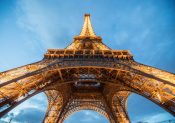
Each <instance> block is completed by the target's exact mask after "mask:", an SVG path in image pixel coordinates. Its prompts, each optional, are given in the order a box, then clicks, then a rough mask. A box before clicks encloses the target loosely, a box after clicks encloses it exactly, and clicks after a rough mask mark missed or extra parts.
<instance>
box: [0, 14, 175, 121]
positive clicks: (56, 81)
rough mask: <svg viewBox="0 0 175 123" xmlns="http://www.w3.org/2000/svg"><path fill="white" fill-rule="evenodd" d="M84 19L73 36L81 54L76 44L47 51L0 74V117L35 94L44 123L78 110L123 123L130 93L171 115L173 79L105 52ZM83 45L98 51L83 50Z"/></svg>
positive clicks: (129, 58) (128, 56)
mask: <svg viewBox="0 0 175 123" xmlns="http://www.w3.org/2000/svg"><path fill="white" fill-rule="evenodd" d="M86 16H89V15H86ZM86 16H85V17H86ZM85 20H88V22H86V24H85V25H84V27H83V32H82V33H81V35H80V36H79V37H76V41H77V40H78V42H79V43H78V44H77V45H78V46H77V47H79V46H80V45H83V47H81V48H82V49H81V48H80V47H79V48H78V49H76V48H73V47H74V45H76V43H75V44H74V43H73V44H71V45H70V46H71V47H68V49H65V50H61V51H59V52H58V50H54V49H52V50H49V51H48V52H47V53H46V54H45V57H44V59H43V60H41V61H39V62H36V63H33V64H29V65H26V66H22V67H19V68H15V69H12V70H9V71H5V72H2V73H0V117H2V116H4V115H5V114H7V113H8V112H9V111H11V110H12V109H13V108H15V107H16V106H18V105H19V104H21V103H22V102H24V101H25V100H27V99H29V98H30V97H32V96H34V95H36V94H38V93H41V92H44V93H45V94H46V95H47V98H48V108H47V111H46V115H45V117H44V120H43V122H44V123H57V122H58V123H62V122H63V121H64V120H65V118H67V117H68V116H69V115H70V114H72V113H73V112H76V111H79V110H82V109H91V110H95V111H97V112H99V113H100V114H102V115H104V116H105V117H106V118H107V119H109V121H110V122H111V123H129V122H130V120H129V117H128V113H127V99H128V96H129V95H130V94H131V93H137V94H139V95H142V96H144V97H145V98H147V99H149V100H151V101H152V102H154V103H156V104H157V105H159V106H160V107H162V108H164V109H165V110H166V111H168V112H169V113H171V114H172V115H175V74H173V73H169V72H166V71H163V70H160V69H157V68H154V67H150V66H147V65H143V64H140V63H138V62H136V61H134V59H133V58H132V55H131V54H130V52H128V51H125V50H123V51H112V50H110V49H109V48H108V47H106V46H105V45H104V44H103V43H102V42H101V41H99V40H101V39H100V38H99V37H97V36H96V35H95V33H94V31H93V30H86V29H91V28H89V26H91V24H90V20H89V17H88V19H85ZM88 25H89V26H88ZM84 33H86V34H85V35H84V36H83V34H84ZM88 34H91V35H92V37H91V36H89V37H88ZM87 40H88V41H89V42H90V41H92V42H91V43H92V44H93V43H96V44H99V46H102V47H94V46H93V47H90V46H89V45H87V47H86V45H84V43H86V42H87ZM76 41H75V42H76ZM75 47H76V46H75ZM72 48H73V49H72ZM91 48H92V49H91Z"/></svg>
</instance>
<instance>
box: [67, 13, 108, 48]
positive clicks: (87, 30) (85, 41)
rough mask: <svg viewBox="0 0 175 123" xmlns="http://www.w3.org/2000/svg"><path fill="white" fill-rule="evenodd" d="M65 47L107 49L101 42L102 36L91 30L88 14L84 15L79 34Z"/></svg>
mask: <svg viewBox="0 0 175 123" xmlns="http://www.w3.org/2000/svg"><path fill="white" fill-rule="evenodd" d="M66 49H79V50H80V49H91V50H109V49H110V48H108V47H107V46H106V45H105V44H103V43H102V38H101V37H100V36H97V35H96V34H95V32H94V30H93V27H92V24H91V20H90V14H85V15H84V24H83V27H82V30H81V33H80V35H78V36H75V37H74V41H73V42H72V44H70V45H69V46H68V47H67V48H66Z"/></svg>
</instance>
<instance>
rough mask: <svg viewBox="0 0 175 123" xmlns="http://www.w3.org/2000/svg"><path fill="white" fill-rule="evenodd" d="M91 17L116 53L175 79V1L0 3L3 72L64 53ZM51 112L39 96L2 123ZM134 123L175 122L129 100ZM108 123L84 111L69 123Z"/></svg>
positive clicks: (32, 120)
mask: <svg viewBox="0 0 175 123" xmlns="http://www.w3.org/2000/svg"><path fill="white" fill-rule="evenodd" d="M85 13H90V14H91V20H92V23H93V27H94V30H95V32H96V34H97V35H99V36H102V38H103V42H104V43H105V44H107V45H108V46H109V47H111V48H113V49H128V50H130V51H131V52H132V53H133V54H134V59H135V60H136V61H138V62H141V63H144V64H147V65H151V66H154V67H157V68H160V69H163V70H166V71H170V72H173V73H175V48H174V46H175V1H174V0H13V1H12V0H0V56H1V58H0V71H5V70H8V69H12V68H15V67H18V66H21V65H25V64H29V63H32V62H36V61H39V60H41V59H42V58H43V54H44V53H45V52H46V50H47V49H48V48H64V47H66V46H67V45H68V44H70V43H71V41H72V38H73V36H75V35H78V34H79V33H80V30H81V26H82V23H83V15H84V14H85ZM46 107H47V99H46V96H45V95H44V94H43V93H41V94H38V95H36V96H34V97H32V98H31V99H29V100H28V101H26V102H24V103H22V104H21V105H19V106H18V107H17V108H15V109H14V110H12V111H11V112H9V113H8V114H7V115H6V116H4V117H3V118H2V119H1V121H0V122H4V123H6V122H9V120H10V119H12V123H39V122H41V121H42V119H43V117H44V113H45V111H46ZM128 112H129V117H130V119H131V121H132V123H136V122H138V121H148V122H149V123H155V122H159V121H164V120H168V119H173V116H172V115H170V114H169V113H167V112H166V111H164V110H163V109H161V108H159V107H158V106H157V105H155V104H153V103H152V102H150V101H148V100H147V99H145V98H143V97H141V96H138V95H136V94H133V95H131V96H130V97H129V99H128ZM77 122H79V123H94V122H95V123H108V122H109V121H108V120H107V119H105V118H104V117H103V116H101V115H99V114H98V113H97V112H94V111H89V110H86V111H80V112H77V113H74V114H73V115H71V116H70V117H69V118H68V119H66V121H65V123H77Z"/></svg>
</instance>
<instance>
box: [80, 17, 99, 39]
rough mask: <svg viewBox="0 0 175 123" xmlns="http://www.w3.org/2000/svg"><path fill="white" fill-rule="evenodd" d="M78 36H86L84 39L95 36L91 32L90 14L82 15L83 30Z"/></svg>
mask: <svg viewBox="0 0 175 123" xmlns="http://www.w3.org/2000/svg"><path fill="white" fill-rule="evenodd" d="M79 36H86V37H94V36H96V35H95V33H94V30H93V27H92V24H91V20H90V14H85V15H84V24H83V28H82V31H81V33H80V35H79Z"/></svg>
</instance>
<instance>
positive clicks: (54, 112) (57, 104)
mask: <svg viewBox="0 0 175 123" xmlns="http://www.w3.org/2000/svg"><path fill="white" fill-rule="evenodd" d="M45 93H46V95H47V97H48V108H47V111H46V115H45V118H44V120H43V123H56V122H57V121H58V117H59V114H60V111H61V107H62V104H63V100H62V97H61V96H60V93H59V92H58V91H55V90H50V91H47V92H45Z"/></svg>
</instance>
